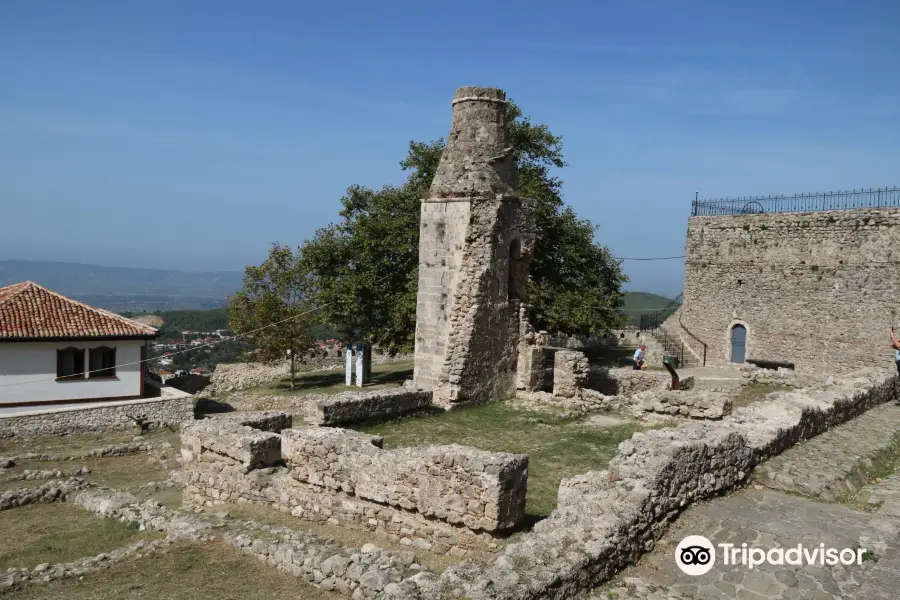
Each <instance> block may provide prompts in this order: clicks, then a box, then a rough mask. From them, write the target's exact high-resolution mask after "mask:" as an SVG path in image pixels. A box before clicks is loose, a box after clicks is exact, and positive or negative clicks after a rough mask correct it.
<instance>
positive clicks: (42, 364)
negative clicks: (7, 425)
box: [0, 340, 144, 407]
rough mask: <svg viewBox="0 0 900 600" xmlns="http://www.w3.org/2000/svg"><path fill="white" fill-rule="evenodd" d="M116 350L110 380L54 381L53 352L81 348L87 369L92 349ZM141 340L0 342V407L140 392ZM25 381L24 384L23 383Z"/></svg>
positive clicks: (128, 394)
mask: <svg viewBox="0 0 900 600" xmlns="http://www.w3.org/2000/svg"><path fill="white" fill-rule="evenodd" d="M99 346H106V347H108V348H115V349H116V365H117V366H116V376H115V377H114V378H111V379H93V380H92V379H90V378H89V377H88V378H85V379H78V380H73V381H56V351H57V350H62V349H63V348H69V347H72V348H83V349H85V350H87V351H88V352H85V369H86V370H87V369H89V366H88V365H89V355H90V349H91V348H97V347H99ZM143 346H144V342H143V341H142V340H122V341H118V340H105V341H102V342H101V341H97V342H0V407H2V406H3V405H4V404H12V403H18V402H52V401H60V400H93V399H99V398H121V397H128V396H138V395H139V394H140V393H141V365H140V364H129V365H128V366H122V367H120V366H118V365H123V364H127V363H138V362H139V361H140V360H141V348H142V347H143ZM36 380H37V381H36ZM26 382H27V383H26ZM11 384H16V385H11Z"/></svg>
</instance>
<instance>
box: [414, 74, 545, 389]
mask: <svg viewBox="0 0 900 600" xmlns="http://www.w3.org/2000/svg"><path fill="white" fill-rule="evenodd" d="M505 122H506V94H505V93H504V92H503V91H502V90H498V89H494V88H481V87H464V88H460V89H458V90H457V91H456V94H455V95H454V98H453V124H452V126H451V129H450V135H449V137H448V139H447V145H446V147H445V148H444V152H443V154H442V155H441V162H440V164H439V165H438V169H437V173H436V174H435V177H434V181H433V182H432V185H431V190H430V192H429V194H428V198H425V199H423V200H422V214H421V217H422V218H421V229H420V231H419V293H418V299H417V304H416V351H415V359H416V364H415V374H414V376H413V378H414V381H415V383H416V384H417V385H418V386H420V387H425V388H431V389H433V390H434V401H435V403H436V404H438V405H441V406H445V407H447V406H449V405H451V404H454V403H481V402H488V401H490V400H497V399H501V398H505V397H509V396H511V395H513V394H514V393H515V390H516V366H517V346H518V343H519V336H520V318H521V317H520V308H522V302H523V301H524V296H525V288H526V282H527V278H528V268H529V264H530V262H531V256H532V254H533V252H534V202H533V201H531V200H527V199H524V198H519V197H517V196H516V195H515V191H516V166H515V157H514V155H513V152H512V149H511V148H510V147H509V145H508V140H507V134H506V127H505ZM522 312H523V314H524V311H522Z"/></svg>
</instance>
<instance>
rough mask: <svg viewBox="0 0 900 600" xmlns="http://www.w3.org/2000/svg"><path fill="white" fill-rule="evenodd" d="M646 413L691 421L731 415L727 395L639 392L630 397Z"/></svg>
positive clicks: (693, 392)
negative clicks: (685, 418)
mask: <svg viewBox="0 0 900 600" xmlns="http://www.w3.org/2000/svg"><path fill="white" fill-rule="evenodd" d="M632 400H633V401H634V402H635V403H636V405H637V406H638V407H640V408H641V409H642V410H644V411H646V412H652V413H657V414H661V415H672V416H676V417H688V418H691V419H713V420H716V419H721V418H723V417H725V416H727V415H730V414H731V408H732V402H731V398H730V397H729V396H728V394H721V393H717V392H707V391H699V390H698V391H671V390H668V391H664V392H656V391H651V392H640V393H638V394H635V395H634V396H632Z"/></svg>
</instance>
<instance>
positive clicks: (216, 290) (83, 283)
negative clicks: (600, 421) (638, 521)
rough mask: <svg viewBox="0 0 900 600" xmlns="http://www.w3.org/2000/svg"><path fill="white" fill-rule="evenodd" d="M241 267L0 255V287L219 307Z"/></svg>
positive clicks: (95, 300)
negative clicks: (201, 268)
mask: <svg viewBox="0 0 900 600" xmlns="http://www.w3.org/2000/svg"><path fill="white" fill-rule="evenodd" d="M243 275H244V274H243V272H242V271H212V272H191V271H176V270H169V269H139V268H131V267H101V266H98V265H84V264H79V263H66V262H49V261H31V260H0V287H3V286H6V285H10V284H13V283H19V282H21V281H29V280H30V281H34V282H35V283H37V284H39V285H42V286H44V287H45V288H47V289H50V290H52V291H54V292H57V293H60V294H62V295H64V296H68V297H69V298H72V299H74V300H79V301H81V302H84V303H86V304H90V305H91V306H96V307H98V308H105V309H106V310H110V311H113V312H117V313H121V312H130V313H147V312H155V311H165V310H205V309H213V308H222V307H224V306H226V305H227V303H228V298H229V297H230V296H232V295H233V294H235V293H236V292H238V291H240V289H241V288H242V287H243ZM669 302H670V299H669V298H666V297H664V296H659V295H657V294H651V293H649V292H625V308H626V309H627V312H626V314H628V316H629V318H630V319H633V318H635V317H636V316H638V315H639V311H643V310H653V309H657V308H660V307H662V306H665V305H667V304H668V303H669Z"/></svg>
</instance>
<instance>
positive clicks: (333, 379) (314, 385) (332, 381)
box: [271, 368, 413, 392]
mask: <svg viewBox="0 0 900 600" xmlns="http://www.w3.org/2000/svg"><path fill="white" fill-rule="evenodd" d="M373 371H374V370H373ZM412 374H413V370H412V368H409V369H403V370H393V371H384V372H373V373H372V377H371V380H370V382H369V383H367V384H366V385H364V386H363V388H362V389H365V388H366V387H371V386H376V385H385V384H389V383H402V382H403V381H405V380H407V379H410V378H411V377H412ZM345 383H346V374H345V372H344V371H325V372H322V373H304V374H301V375H299V376H297V377H295V378H294V389H293V391H294V392H304V391H309V390H315V389H321V388H333V387H337V386H341V387H343V386H344V385H345ZM271 388H272V389H276V390H284V391H292V390H291V379H290V378H289V377H286V378H284V379H282V380H281V381H279V382H278V383H276V384H274V385H272V386H271Z"/></svg>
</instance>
